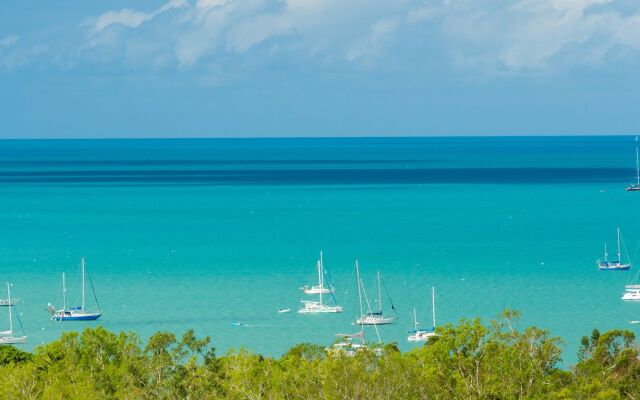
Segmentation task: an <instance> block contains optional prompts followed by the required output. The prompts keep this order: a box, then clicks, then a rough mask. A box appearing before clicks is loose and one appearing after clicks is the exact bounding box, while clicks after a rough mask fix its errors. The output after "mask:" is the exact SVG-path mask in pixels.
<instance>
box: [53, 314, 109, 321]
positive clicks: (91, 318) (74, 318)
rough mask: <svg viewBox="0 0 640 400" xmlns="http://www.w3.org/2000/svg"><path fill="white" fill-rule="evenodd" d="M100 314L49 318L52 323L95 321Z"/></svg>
mask: <svg viewBox="0 0 640 400" xmlns="http://www.w3.org/2000/svg"><path fill="white" fill-rule="evenodd" d="M100 316H102V314H82V315H54V316H53V317H51V319H52V320H54V321H60V322H63V321H95V320H97V319H98V318H100Z"/></svg>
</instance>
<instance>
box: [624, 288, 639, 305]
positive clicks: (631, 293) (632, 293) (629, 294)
mask: <svg viewBox="0 0 640 400" xmlns="http://www.w3.org/2000/svg"><path fill="white" fill-rule="evenodd" d="M622 300H624V301H640V285H627V286H625V287H624V293H623V294H622Z"/></svg>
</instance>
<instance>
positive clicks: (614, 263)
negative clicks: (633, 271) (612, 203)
mask: <svg viewBox="0 0 640 400" xmlns="http://www.w3.org/2000/svg"><path fill="white" fill-rule="evenodd" d="M617 238H618V253H616V255H617V256H618V258H617V259H615V260H609V254H607V244H606V243H605V244H604V257H603V258H601V259H599V260H597V261H596V264H597V265H598V269H599V270H601V271H627V270H629V269H630V268H631V262H629V261H627V262H626V263H623V262H622V257H621V255H622V254H621V245H620V243H621V241H622V238H621V235H620V228H617ZM625 251H626V249H625ZM628 259H629V255H628V254H627V260H628Z"/></svg>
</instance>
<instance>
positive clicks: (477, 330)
mask: <svg viewBox="0 0 640 400" xmlns="http://www.w3.org/2000/svg"><path fill="white" fill-rule="evenodd" d="M519 318H520V315H519V313H518V312H516V311H512V310H506V311H504V312H503V313H502V314H501V315H500V316H499V317H498V318H497V319H496V320H494V321H491V322H490V323H489V324H486V325H485V324H483V323H482V322H481V321H480V320H479V319H474V320H461V321H460V322H459V323H458V324H456V325H452V324H448V325H445V326H442V327H439V328H438V329H437V333H438V336H437V337H436V338H434V339H432V340H430V342H429V343H428V344H426V345H425V346H421V347H418V348H415V349H414V350H411V351H408V352H404V353H403V352H400V351H399V350H398V348H397V346H395V345H393V344H390V345H385V346H379V347H376V348H374V347H371V348H365V349H362V350H359V351H357V352H354V353H346V352H328V351H326V349H325V348H324V347H323V346H319V345H315V344H309V343H303V344H299V345H296V346H294V347H292V348H291V349H290V350H289V351H287V352H286V353H285V354H284V355H283V356H282V357H280V358H279V359H276V358H271V357H263V356H261V355H258V354H253V353H251V352H248V351H246V350H243V349H239V350H232V351H229V352H227V353H226V354H224V355H216V353H215V349H214V348H213V347H212V346H211V343H210V340H209V338H208V337H205V338H202V339H201V338H198V337H196V335H195V333H194V332H193V331H192V330H189V331H187V332H186V333H184V334H183V335H182V336H181V337H177V336H176V335H175V334H173V333H170V332H158V333H156V334H155V335H153V336H152V337H151V338H150V339H149V340H148V341H147V342H146V343H143V341H142V340H140V338H139V337H138V336H137V335H136V334H135V333H132V332H128V333H124V332H121V333H113V332H110V331H108V330H106V329H104V328H102V327H97V328H87V329H86V330H85V331H83V332H82V333H77V332H72V333H65V334H63V335H62V336H61V337H60V338H59V339H58V340H56V341H54V342H51V343H49V344H46V345H43V346H40V347H37V348H36V350H35V351H34V353H27V352H23V351H21V350H18V349H16V348H13V347H7V346H5V347H0V399H78V400H80V399H82V400H88V399H443V400H445V399H447V400H448V399H486V400H499V399H505V400H506V399H638V398H640V360H639V359H638V347H637V345H636V342H635V335H634V334H633V333H632V332H628V331H623V330H613V331H609V332H605V333H602V334H601V333H600V332H599V331H598V330H594V331H593V332H592V333H591V335H590V336H585V337H584V338H583V339H582V340H581V347H580V350H579V353H578V362H577V363H576V365H574V366H572V367H571V368H569V369H562V368H560V367H559V365H560V362H561V350H560V347H559V345H560V344H561V341H560V339H559V338H557V337H553V336H551V335H550V334H549V332H548V331H546V330H542V329H539V328H536V327H528V328H525V329H523V330H519V329H517V326H518V320H519Z"/></svg>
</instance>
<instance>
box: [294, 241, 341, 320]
mask: <svg viewBox="0 0 640 400" xmlns="http://www.w3.org/2000/svg"><path fill="white" fill-rule="evenodd" d="M305 288H307V287H305ZM305 288H303V291H304V293H305V294H317V295H318V301H312V300H302V304H303V307H302V308H301V309H299V310H298V313H299V314H327V313H340V312H342V307H341V306H339V305H338V304H337V303H336V299H335V297H334V296H333V292H332V291H331V290H329V289H327V288H325V287H324V270H323V266H322V252H320V260H318V286H312V287H311V288H308V289H309V290H308V291H307V290H305ZM313 288H315V291H314V290H313ZM325 289H326V290H325ZM323 294H329V295H331V297H332V298H333V302H334V305H329V304H325V303H324V299H323V297H322V295H323Z"/></svg>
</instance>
